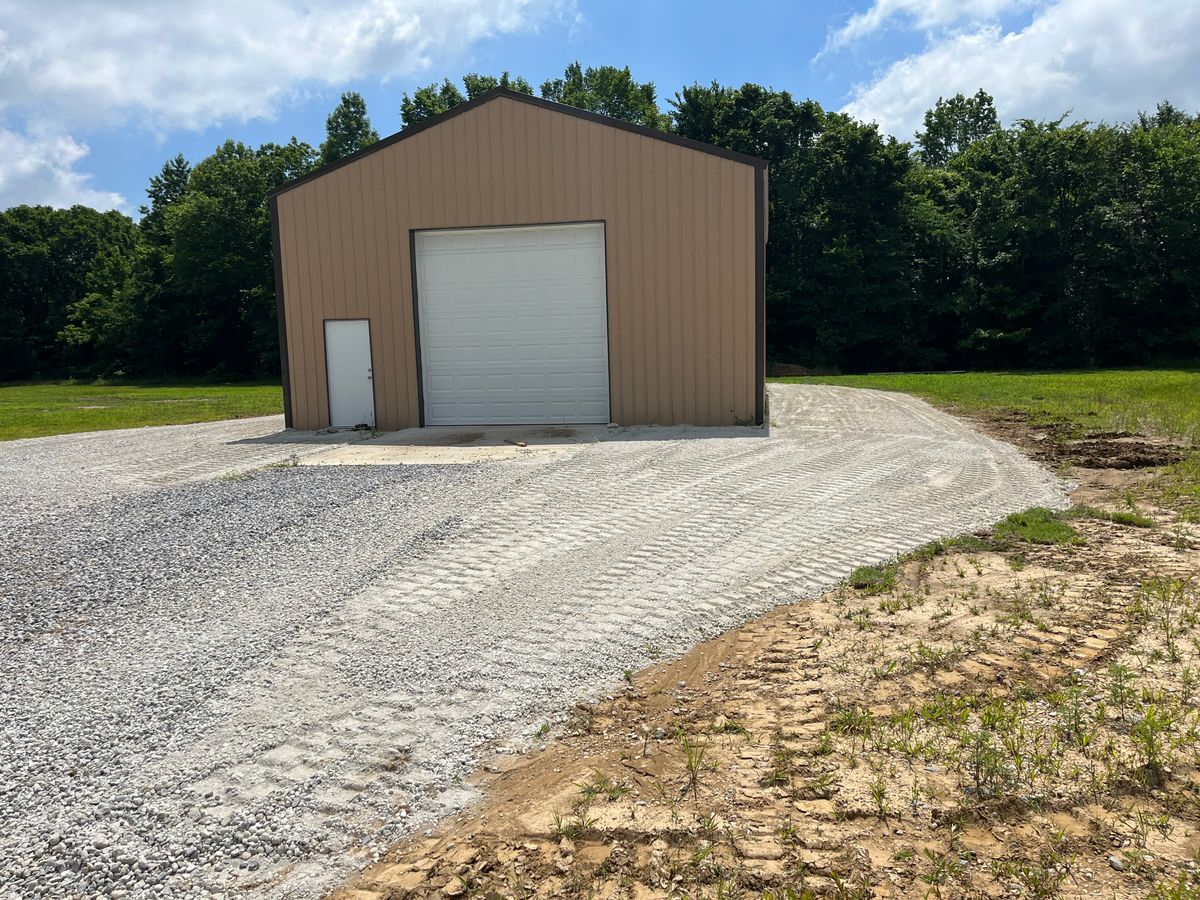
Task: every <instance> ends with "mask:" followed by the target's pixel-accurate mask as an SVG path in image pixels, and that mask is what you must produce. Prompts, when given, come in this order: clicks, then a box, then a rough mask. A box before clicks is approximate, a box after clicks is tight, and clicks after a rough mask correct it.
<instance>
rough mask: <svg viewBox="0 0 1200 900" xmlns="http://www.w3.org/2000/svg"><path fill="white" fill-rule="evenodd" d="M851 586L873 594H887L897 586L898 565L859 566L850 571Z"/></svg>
mask: <svg viewBox="0 0 1200 900" xmlns="http://www.w3.org/2000/svg"><path fill="white" fill-rule="evenodd" d="M850 586H851V587H853V588H854V589H855V590H859V591H866V592H867V594H868V595H871V594H886V593H887V592H888V591H890V590H892V589H893V588H894V587H895V586H896V566H895V564H890V565H886V566H859V567H858V568H857V569H855V570H854V571H853V572H851V573H850Z"/></svg>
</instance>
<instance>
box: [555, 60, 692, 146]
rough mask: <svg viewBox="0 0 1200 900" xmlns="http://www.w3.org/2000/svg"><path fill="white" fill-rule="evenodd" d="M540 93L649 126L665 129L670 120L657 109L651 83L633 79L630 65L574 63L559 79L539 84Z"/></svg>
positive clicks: (602, 113)
mask: <svg viewBox="0 0 1200 900" xmlns="http://www.w3.org/2000/svg"><path fill="white" fill-rule="evenodd" d="M542 96H543V97H545V98H546V99H547V100H553V101H554V102H555V103H565V104H567V105H568V106H575V107H578V108H579V109H586V110H588V112H594V113H600V114H601V115H604V116H612V117H613V118H614V119H624V120H625V121H626V122H633V123H635V124H638V125H645V126H647V127H649V128H664V129H665V128H667V127H669V125H670V119H669V118H668V117H667V116H664V115H663V114H662V113H661V112H659V109H658V100H657V97H656V91H655V88H654V85H653V84H652V83H651V82H649V81H647V82H637V81H635V80H634V78H633V75H632V73H631V72H630V71H629V66H625V67H624V68H621V69H618V68H617V67H616V66H600V67H598V68H592V67H591V66H589V67H588V68H586V69H584V68H583V67H582V66H581V65H580V64H579V63H578V62H573V63H571V64H570V65H569V66H567V69H566V71H565V72H563V77H562V78H555V79H552V80H550V81H545V82H543V83H542Z"/></svg>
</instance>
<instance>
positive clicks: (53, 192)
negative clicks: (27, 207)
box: [0, 127, 125, 209]
mask: <svg viewBox="0 0 1200 900" xmlns="http://www.w3.org/2000/svg"><path fill="white" fill-rule="evenodd" d="M87 153H88V148H87V146H86V145H85V144H80V143H77V142H76V141H75V140H73V139H72V138H71V136H70V135H66V134H38V135H36V136H30V135H25V134H19V133H18V132H15V131H10V130H8V129H7V128H3V127H0V209H7V208H8V207H10V206H15V205H17V204H20V203H44V204H46V205H48V206H62V207H66V206H72V205H73V204H76V203H82V204H84V205H85V206H93V207H95V208H96V209H118V208H122V207H124V206H125V198H124V197H122V196H121V195H120V194H114V193H111V192H109V191H98V190H96V189H95V188H93V187H92V186H91V185H90V184H89V178H90V177H89V176H88V175H85V174H83V173H82V172H78V171H76V169H75V164H76V163H78V162H79V161H80V160H81V159H83V157H85V156H86V155H87Z"/></svg>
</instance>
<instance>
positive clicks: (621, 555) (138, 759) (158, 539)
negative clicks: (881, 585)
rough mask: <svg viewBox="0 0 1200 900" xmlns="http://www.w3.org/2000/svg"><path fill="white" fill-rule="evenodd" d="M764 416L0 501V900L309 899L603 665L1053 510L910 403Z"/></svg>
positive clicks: (846, 402)
mask: <svg viewBox="0 0 1200 900" xmlns="http://www.w3.org/2000/svg"><path fill="white" fill-rule="evenodd" d="M771 405H772V414H771V415H772V419H773V420H774V421H776V422H777V423H782V424H781V425H779V426H778V427H776V428H774V429H773V430H772V433H771V435H770V436H767V435H765V434H764V433H763V432H761V431H758V430H752V429H727V430H725V431H705V432H695V431H688V430H687V429H673V430H667V429H661V430H654V429H641V430H637V431H632V432H628V433H622V434H621V435H620V437H621V438H622V439H620V440H612V441H607V442H601V443H596V444H585V445H580V446H579V447H578V448H577V449H575V450H572V451H570V452H567V453H565V454H562V455H557V456H554V457H550V458H547V457H541V458H537V459H530V460H513V461H507V462H494V463H487V464H481V465H475V466H445V467H436V466H404V467H376V468H354V467H341V468H337V467H329V468H321V467H313V468H307V467H299V468H283V469H267V470H262V471H260V472H258V473H256V474H253V475H252V476H249V477H238V478H233V479H229V480H209V481H202V482H196V483H190V484H186V485H182V486H175V487H165V488H160V489H155V490H140V491H138V492H134V493H127V494H121V493H118V494H115V495H113V496H110V497H107V498H104V497H100V496H89V498H88V500H87V502H85V503H82V504H80V505H77V506H71V505H70V504H69V503H64V504H62V505H61V506H60V507H59V508H57V509H56V511H55V513H54V515H52V516H49V517H47V516H45V515H43V514H41V513H39V512H38V510H37V509H36V508H35V507H36V503H30V502H23V503H16V504H14V505H13V506H12V507H10V508H9V509H8V510H7V511H0V516H3V518H2V519H0V560H2V561H3V564H2V565H0V885H3V888H2V889H0V896H4V894H3V891H7V892H8V893H9V894H10V895H12V896H19V897H84V896H95V895H104V896H128V897H156V896H172V897H175V896H181V897H192V896H196V897H200V896H224V895H227V894H229V893H234V892H239V893H241V892H250V893H251V894H257V895H262V896H280V897H283V896H289V897H290V896H304V897H309V896H318V895H320V894H322V893H323V892H325V891H327V890H328V889H329V888H330V887H332V886H334V885H336V883H337V882H338V880H339V879H340V878H342V877H344V875H345V874H346V873H347V872H348V871H349V870H350V869H351V868H352V867H354V866H355V865H361V864H362V863H364V862H366V861H369V860H371V859H372V858H374V857H375V856H377V855H378V854H379V853H381V852H382V850H383V848H384V847H385V846H386V844H387V843H388V842H389V841H390V840H393V839H395V838H397V837H399V836H401V835H403V834H405V833H407V832H409V831H411V830H412V829H414V828H419V827H424V826H425V825H426V824H427V823H430V822H432V821H433V820H434V819H435V818H437V817H438V816H440V815H442V814H444V813H446V812H447V811H450V810H453V809H456V808H459V807H461V806H462V804H464V803H465V802H467V801H468V800H469V799H470V797H471V794H470V792H469V791H468V790H467V789H466V788H464V787H463V786H462V777H463V776H464V775H465V774H467V773H468V772H469V771H470V770H471V768H472V767H473V766H474V764H475V763H476V761H477V760H478V759H479V757H480V755H481V754H482V753H484V752H486V751H488V750H500V751H502V752H503V751H504V750H509V749H511V750H517V749H520V748H522V747H524V746H526V745H527V744H528V743H529V741H530V739H531V735H532V734H533V732H534V730H535V729H536V728H537V726H538V725H539V724H541V723H542V722H545V721H548V720H557V719H560V718H562V717H563V716H564V715H565V714H566V713H567V712H568V711H569V709H570V707H571V705H572V704H573V703H574V702H575V701H577V700H580V699H586V698H587V697H589V696H595V695H596V694H598V693H601V692H603V691H606V690H611V688H612V686H613V685H614V684H616V683H617V682H619V680H620V673H621V672H622V670H623V669H625V668H637V667H640V666H642V665H645V664H647V663H648V662H649V661H650V660H651V658H653V657H658V656H670V655H673V654H678V653H682V652H684V651H686V650H687V649H688V648H689V647H690V646H691V645H693V644H694V643H695V642H696V641H697V640H698V639H702V638H704V637H708V636H713V635H716V634H718V633H720V632H721V631H724V630H726V629H728V628H730V627H732V626H735V625H737V624H738V623H740V622H742V621H744V620H745V619H747V618H749V617H752V616H754V615H755V614H757V613H760V612H762V611H764V610H766V609H768V608H770V607H771V606H773V605H775V604H776V603H779V602H786V601H793V600H796V599H800V598H803V597H811V596H814V595H815V594H817V593H819V592H820V591H821V590H823V589H825V588H827V587H829V586H830V585H831V584H833V583H834V582H836V581H837V580H838V579H840V578H842V577H844V576H845V575H846V574H847V573H848V572H849V571H850V570H851V569H852V568H853V567H854V566H856V565H859V564H862V563H864V562H870V561H876V560H882V559H885V558H887V557H889V556H891V555H893V554H895V553H897V552H900V551H903V550H906V549H909V548H911V547H914V546H916V545H918V544H920V543H923V542H924V541H927V540H931V539H933V538H936V537H942V536H947V535H950V534H954V533H958V532H961V531H963V530H969V529H973V528H978V527H981V526H984V525H987V524H990V523H991V522H994V521H995V520H996V519H998V518H1000V517H1002V516H1003V515H1005V514H1007V513H1009V512H1012V511H1014V510H1017V509H1022V508H1026V507H1029V506H1033V505H1049V506H1061V505H1063V504H1065V494H1064V490H1063V488H1064V486H1063V485H1062V484H1061V483H1060V482H1058V481H1057V480H1056V479H1054V478H1052V477H1051V476H1049V475H1048V474H1047V473H1045V472H1044V471H1042V470H1040V469H1039V468H1037V467H1036V466H1034V465H1033V464H1031V463H1030V462H1029V461H1028V460H1026V459H1024V458H1023V457H1022V456H1020V454H1018V453H1017V452H1016V451H1015V450H1013V449H1012V448H1010V447H1006V446H1004V445H1001V444H998V443H996V442H994V441H991V440H989V439H987V438H984V437H982V436H980V435H978V434H976V433H974V432H972V431H971V430H970V429H968V428H966V427H964V426H962V425H961V424H960V423H957V422H955V421H953V420H951V419H949V418H947V417H946V416H942V415H940V414H938V413H936V412H934V411H933V410H932V409H930V408H929V407H928V406H926V405H925V404H922V403H920V402H919V401H916V400H912V399H911V398H902V397H896V396H894V395H885V394H878V393H875V392H865V391H842V390H838V389H825V388H794V389H793V388H788V389H785V390H783V391H779V390H773V392H772V397H771ZM87 446H88V452H90V453H102V451H103V443H102V442H97V441H94V440H93V441H92V442H90V443H89V444H88V445H87ZM3 452H4V451H3V448H0V463H2V462H3V458H2V457H3ZM222 459H224V457H222ZM8 471H9V473H10V481H9V482H8V483H7V484H6V486H5V490H6V491H8V492H9V494H11V495H14V496H18V497H19V496H20V495H21V490H22V485H21V484H20V483H19V479H17V480H16V481H14V480H12V479H11V473H13V472H16V471H17V470H16V469H13V468H10V469H9V470H8ZM0 472H3V466H2V465H0ZM189 477H194V475H189ZM44 480H45V476H44V473H42V475H41V481H42V482H44ZM37 490H42V487H41V486H40V484H37V485H34V486H33V487H31V488H30V491H32V492H36V491H37ZM29 496H33V494H32V493H31V494H29Z"/></svg>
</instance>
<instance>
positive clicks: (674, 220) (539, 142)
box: [277, 97, 758, 429]
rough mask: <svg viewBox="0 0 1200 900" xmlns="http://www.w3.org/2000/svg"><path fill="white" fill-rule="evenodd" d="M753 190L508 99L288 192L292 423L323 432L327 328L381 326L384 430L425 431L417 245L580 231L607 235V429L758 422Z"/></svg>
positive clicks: (738, 176)
mask: <svg viewBox="0 0 1200 900" xmlns="http://www.w3.org/2000/svg"><path fill="white" fill-rule="evenodd" d="M757 177H758V174H757V171H756V169H755V168H754V167H753V166H751V165H747V164H746V163H743V162H739V161H736V160H730V159H725V158H722V157H718V156H714V155H711V154H707V153H703V152H700V151H697V150H694V149H691V148H688V147H682V146H678V145H676V144H671V143H666V142H664V141H660V140H656V139H654V138H651V137H647V136H644V135H639V134H634V133H631V132H627V131H623V130H620V129H617V128H612V127H609V126H606V125H604V124H601V123H598V122H593V121H589V120H585V119H580V118H577V117H575V116H570V115H566V114H563V113H560V112H556V111H554V110H551V109H546V108H543V107H537V106H532V105H530V104H527V103H522V102H520V101H516V100H512V99H509V98H507V97H499V98H496V99H495V100H493V101H491V102H488V103H485V104H483V105H482V106H479V107H477V108H474V109H471V110H469V111H467V112H464V113H462V114H461V115H459V116H456V117H454V118H452V119H449V120H447V121H446V122H445V123H444V124H441V125H438V126H436V127H433V128H430V129H428V130H426V131H422V132H420V133H419V134H414V135H412V136H411V137H409V138H407V139H405V140H402V141H399V142H397V143H395V144H393V145H391V146H388V147H385V148H383V149H381V150H379V151H378V152H375V153H371V154H368V155H366V156H364V157H362V158H361V159H358V160H355V161H353V162H351V163H349V164H347V165H345V166H342V167H341V168H338V169H335V170H333V171H331V172H329V173H327V174H325V175H322V176H321V177H319V178H315V179H313V180H311V181H308V182H305V183H303V184H300V185H298V186H296V187H295V188H293V189H291V190H288V191H286V192H284V193H282V194H280V195H279V196H278V198H277V203H278V221H279V232H280V251H281V256H282V260H281V269H282V276H283V292H284V296H285V305H286V317H285V326H286V332H287V340H288V351H289V360H288V363H289V373H290V376H291V384H292V410H293V422H294V424H295V426H296V427H297V428H306V429H313V428H321V427H324V426H325V425H327V424H328V422H329V409H328V398H327V393H326V386H325V352H324V325H323V322H324V320H325V319H332V318H367V319H370V322H371V346H372V353H373V357H374V365H375V373H374V380H375V403H376V420H377V422H378V425H379V427H380V428H382V429H397V428H405V427H409V426H413V425H417V424H419V422H420V407H419V394H418V383H417V358H418V354H417V349H416V340H415V336H414V317H413V297H412V290H413V281H412V276H411V272H412V260H411V258H410V256H411V246H410V239H409V234H410V231H412V230H421V229H428V228H455V227H473V226H499V225H531V224H546V223H553V222H583V221H603V222H604V223H605V234H606V240H607V248H606V253H607V260H606V264H607V267H608V304H609V356H610V365H609V371H610V381H611V384H610V402H611V405H612V417H613V420H614V421H616V422H621V423H626V424H635V423H658V424H677V423H690V424H695V425H722V424H733V423H735V422H738V421H741V422H746V421H750V420H752V419H753V418H754V415H755V405H756V397H755V393H756V390H757V387H756V383H757V379H756V376H755V360H756V356H755V351H756V347H755V344H756V340H757V337H756V324H755V323H756V320H755V278H756V273H755V262H754V261H755V253H756V249H757V248H756V237H755V229H756V222H755V179H756V178H757ZM416 324H419V323H416Z"/></svg>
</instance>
